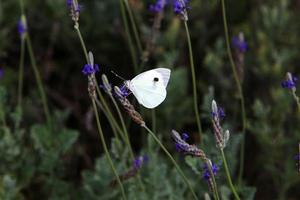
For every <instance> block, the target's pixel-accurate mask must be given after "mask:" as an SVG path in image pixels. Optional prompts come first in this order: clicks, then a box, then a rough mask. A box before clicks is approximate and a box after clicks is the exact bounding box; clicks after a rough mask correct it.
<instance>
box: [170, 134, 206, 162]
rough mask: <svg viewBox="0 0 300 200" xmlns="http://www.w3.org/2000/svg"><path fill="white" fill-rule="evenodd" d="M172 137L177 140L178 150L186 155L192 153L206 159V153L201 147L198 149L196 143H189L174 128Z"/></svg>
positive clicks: (176, 146)
mask: <svg viewBox="0 0 300 200" xmlns="http://www.w3.org/2000/svg"><path fill="white" fill-rule="evenodd" d="M172 138H173V140H174V142H175V148H176V150H177V151H178V152H180V153H183V154H184V155H191V156H195V157H200V158H202V159H206V155H205V153H204V152H203V151H202V150H201V149H198V148H197V147H196V145H190V144H188V143H187V142H186V141H185V140H183V139H182V138H181V136H180V134H179V133H178V132H177V131H175V130H172Z"/></svg>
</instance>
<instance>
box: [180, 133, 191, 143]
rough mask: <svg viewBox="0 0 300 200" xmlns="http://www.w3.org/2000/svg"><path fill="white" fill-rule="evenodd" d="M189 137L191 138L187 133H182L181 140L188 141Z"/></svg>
mask: <svg viewBox="0 0 300 200" xmlns="http://www.w3.org/2000/svg"><path fill="white" fill-rule="evenodd" d="M189 137H190V136H189V134H187V133H182V137H181V138H182V139H183V140H184V141H186V140H187V139H188V138H189Z"/></svg>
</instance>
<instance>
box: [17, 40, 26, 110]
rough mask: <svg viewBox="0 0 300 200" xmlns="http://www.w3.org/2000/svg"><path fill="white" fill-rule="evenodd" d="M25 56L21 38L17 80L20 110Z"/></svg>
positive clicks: (20, 106)
mask: <svg viewBox="0 0 300 200" xmlns="http://www.w3.org/2000/svg"><path fill="white" fill-rule="evenodd" d="M24 54H25V38H24V37H23V36H21V54H20V63H19V78H18V104H17V105H18V108H19V109H21V110H22V91H23V78H24V77H23V74H24V58H25V56H24Z"/></svg>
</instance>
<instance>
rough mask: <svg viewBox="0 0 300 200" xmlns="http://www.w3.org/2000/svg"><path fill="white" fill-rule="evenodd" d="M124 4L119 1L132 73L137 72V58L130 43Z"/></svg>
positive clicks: (121, 0)
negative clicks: (132, 68)
mask: <svg viewBox="0 0 300 200" xmlns="http://www.w3.org/2000/svg"><path fill="white" fill-rule="evenodd" d="M124 4H125V2H124V1H123V0H120V8H121V15H122V20H123V23H124V26H125V32H126V36H127V39H128V46H129V50H130V55H131V59H132V63H133V67H134V71H135V72H137V71H138V64H137V56H136V52H135V48H134V44H133V41H132V37H131V34H130V30H129V25H128V19H127V15H126V11H125V7H124Z"/></svg>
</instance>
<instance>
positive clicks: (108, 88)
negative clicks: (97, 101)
mask: <svg viewBox="0 0 300 200" xmlns="http://www.w3.org/2000/svg"><path fill="white" fill-rule="evenodd" d="M102 82H103V85H104V88H105V92H106V93H107V94H108V96H109V97H110V99H111V101H112V102H113V104H114V107H115V108H116V111H117V114H118V116H119V119H120V121H121V125H122V129H123V134H124V136H125V142H126V144H127V146H128V148H129V153H130V156H131V158H132V160H133V161H134V160H135V157H134V153H133V150H132V147H131V144H130V139H129V133H128V131H127V128H126V125H125V122H124V118H123V116H122V113H121V111H120V108H119V106H118V104H117V102H116V100H115V98H114V97H113V94H112V87H111V85H110V84H109V81H108V79H107V77H106V75H105V74H103V75H102ZM137 178H138V181H139V184H140V187H141V189H142V190H143V191H144V190H145V187H144V184H143V182H142V180H141V177H140V174H139V173H138V172H137Z"/></svg>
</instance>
